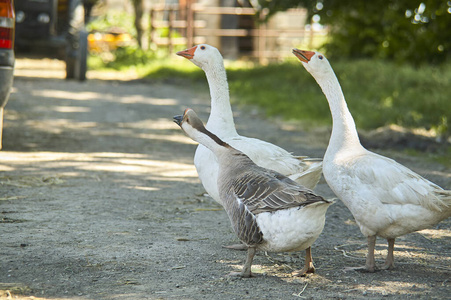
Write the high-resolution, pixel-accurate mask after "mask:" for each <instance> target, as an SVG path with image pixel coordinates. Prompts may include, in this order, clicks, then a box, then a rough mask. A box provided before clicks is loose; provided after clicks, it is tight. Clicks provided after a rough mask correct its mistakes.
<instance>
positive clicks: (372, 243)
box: [365, 235, 376, 272]
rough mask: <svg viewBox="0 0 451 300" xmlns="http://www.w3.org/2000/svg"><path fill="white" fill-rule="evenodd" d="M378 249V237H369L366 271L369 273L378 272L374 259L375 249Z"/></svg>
mask: <svg viewBox="0 0 451 300" xmlns="http://www.w3.org/2000/svg"><path fill="white" fill-rule="evenodd" d="M375 247H376V236H375V235H373V236H369V237H368V254H367V255H366V264H365V269H366V271H368V272H374V271H375V270H376V261H375V259H374V248H375Z"/></svg>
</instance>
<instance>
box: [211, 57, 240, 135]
mask: <svg viewBox="0 0 451 300" xmlns="http://www.w3.org/2000/svg"><path fill="white" fill-rule="evenodd" d="M203 69H204V71H205V74H206V76H207V80H208V85H209V88H210V96H211V112H210V117H209V118H208V121H207V124H206V128H207V129H208V130H210V131H211V132H214V133H215V134H216V135H218V136H219V137H220V138H225V137H229V136H236V135H238V134H237V132H236V129H235V123H234V121H233V113H232V107H231V105H230V97H229V84H228V83H227V74H226V71H225V68H224V64H222V63H217V64H213V65H210V66H208V67H206V68H203Z"/></svg>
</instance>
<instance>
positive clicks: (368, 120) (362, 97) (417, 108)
mask: <svg viewBox="0 0 451 300" xmlns="http://www.w3.org/2000/svg"><path fill="white" fill-rule="evenodd" d="M140 57H141V58H142V56H141V55H140ZM141 58H139V59H138V60H137V61H138V62H137V63H136V64H134V65H130V64H129V61H130V60H131V58H130V57H128V58H127V63H126V64H122V63H121V62H119V61H118V62H115V65H110V67H115V68H116V69H121V68H134V69H135V70H136V71H137V72H138V74H139V76H140V77H142V78H147V79H153V80H155V79H160V80H169V81H176V82H180V81H186V82H187V84H196V85H201V86H204V87H205V88H206V87H207V82H206V80H205V75H204V73H203V71H202V70H200V69H199V68H198V67H196V66H195V65H194V64H192V63H190V62H189V61H188V60H185V59H183V58H181V57H178V56H176V55H175V54H173V55H170V56H166V57H165V56H161V55H157V54H155V57H154V58H151V57H148V58H146V59H145V60H142V59H141ZM331 64H332V66H333V68H334V70H335V73H336V74H337V77H338V79H339V81H340V83H341V86H342V89H343V92H344V94H345V97H346V100H347V103H348V106H349V109H350V111H351V113H352V115H353V117H354V118H355V121H356V123H357V126H358V128H360V129H375V128H378V127H381V126H385V125H390V124H397V125H400V126H404V127H407V128H426V129H428V130H429V129H432V132H435V133H436V134H437V135H444V136H449V135H450V132H451V128H450V126H449V122H450V119H451V115H450V112H451V101H449V99H450V98H451V90H450V89H449V82H451V65H445V66H442V67H436V66H422V67H420V68H414V67H412V66H409V65H397V64H395V63H391V62H385V61H379V60H352V61H351V60H342V61H333V62H331ZM226 67H227V74H228V80H229V88H230V93H231V99H232V102H234V103H235V104H238V105H239V104H251V105H256V106H258V107H260V108H261V109H262V110H263V111H264V112H265V114H266V115H268V116H279V117H282V118H283V119H285V120H302V121H306V122H307V123H310V124H312V125H313V126H315V125H330V124H331V117H330V112H329V107H328V104H327V101H326V98H325V96H324V95H323V93H322V91H321V89H320V88H319V86H318V84H317V83H316V82H315V80H314V79H313V77H312V76H311V75H310V74H309V73H308V72H307V71H306V70H305V69H304V68H303V67H302V65H301V64H300V63H299V62H298V61H297V60H296V59H292V60H289V61H286V62H284V63H280V64H279V63H278V64H269V65H266V66H260V65H257V64H254V63H252V62H239V61H238V62H226Z"/></svg>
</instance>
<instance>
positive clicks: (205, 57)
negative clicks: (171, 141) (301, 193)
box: [177, 44, 322, 204]
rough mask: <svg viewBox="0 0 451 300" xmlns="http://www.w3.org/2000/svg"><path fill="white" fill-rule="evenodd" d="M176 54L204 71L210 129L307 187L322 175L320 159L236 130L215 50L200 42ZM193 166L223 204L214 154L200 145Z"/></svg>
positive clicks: (214, 196) (213, 194) (225, 81)
mask: <svg viewBox="0 0 451 300" xmlns="http://www.w3.org/2000/svg"><path fill="white" fill-rule="evenodd" d="M177 55H180V56H183V57H185V58H187V59H189V60H190V61H191V62H193V63H194V64H195V65H197V66H198V67H200V68H202V70H204V72H205V74H206V77H207V80H208V85H209V87H210V96H211V112H210V117H209V118H208V122H207V124H206V128H207V129H208V130H209V131H211V132H213V133H214V134H216V135H217V136H218V137H219V138H221V139H223V140H224V141H225V142H227V143H228V144H229V145H231V146H232V147H234V148H236V149H238V150H240V151H241V152H243V153H245V154H246V155H248V156H249V157H250V158H251V159H252V160H253V161H254V162H255V163H256V164H257V165H259V166H261V167H264V168H268V169H271V170H275V171H277V172H279V173H282V174H283V175H285V176H289V177H290V178H291V179H293V180H295V181H296V182H298V183H300V184H302V185H303V186H305V187H307V188H310V189H313V188H315V186H316V184H317V183H318V181H319V179H320V177H321V168H322V164H321V160H320V159H308V158H306V157H298V156H293V155H292V154H290V153H289V152H287V151H286V150H284V149H282V148H280V147H278V146H276V145H273V144H270V143H268V142H265V141H262V140H259V139H254V138H248V137H244V136H240V135H239V134H238V133H237V131H236V129H235V123H234V121H233V113H232V107H231V105H230V98H229V85H228V83H227V75H226V71H225V68H224V62H223V59H222V55H221V53H219V51H218V49H216V48H215V47H212V46H210V45H205V44H202V45H198V46H195V47H192V48H190V49H187V50H184V51H180V52H177ZM315 161H316V162H315ZM194 165H195V166H196V170H197V173H198V174H199V178H200V180H201V182H202V184H203V186H204V188H205V190H206V191H207V193H208V194H209V195H210V196H211V197H212V198H213V199H214V200H215V201H216V202H218V203H220V204H222V203H221V200H220V197H219V191H218V187H217V178H218V163H217V159H216V157H215V156H214V154H213V153H212V152H211V151H210V150H208V149H207V148H206V147H204V146H203V145H199V146H198V147H197V149H196V153H195V155H194Z"/></svg>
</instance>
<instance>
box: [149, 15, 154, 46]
mask: <svg viewBox="0 0 451 300" xmlns="http://www.w3.org/2000/svg"><path fill="white" fill-rule="evenodd" d="M154 17H155V10H154V9H153V8H151V9H150V13H149V49H152V42H153V40H154V36H155V26H154V25H153V20H154Z"/></svg>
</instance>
